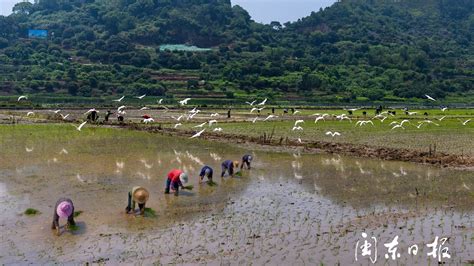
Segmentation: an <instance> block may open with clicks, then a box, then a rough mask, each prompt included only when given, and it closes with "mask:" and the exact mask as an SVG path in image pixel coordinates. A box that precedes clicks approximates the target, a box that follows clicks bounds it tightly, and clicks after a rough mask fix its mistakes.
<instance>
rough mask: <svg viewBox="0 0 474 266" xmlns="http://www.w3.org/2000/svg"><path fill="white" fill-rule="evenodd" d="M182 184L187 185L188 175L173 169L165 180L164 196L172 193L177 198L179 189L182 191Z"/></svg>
mask: <svg viewBox="0 0 474 266" xmlns="http://www.w3.org/2000/svg"><path fill="white" fill-rule="evenodd" d="M183 183H185V184H186V183H188V175H187V174H186V173H185V172H183V171H181V170H178V169H173V170H171V172H169V173H168V178H167V179H166V187H165V194H169V193H170V189H171V192H174V194H175V195H176V196H177V195H178V193H179V188H181V189H184V186H183Z"/></svg>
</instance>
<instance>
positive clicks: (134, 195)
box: [125, 187, 150, 215]
mask: <svg viewBox="0 0 474 266" xmlns="http://www.w3.org/2000/svg"><path fill="white" fill-rule="evenodd" d="M149 197H150V193H148V190H146V189H145V188H143V187H133V189H132V191H130V192H128V205H127V207H126V208H125V211H126V212H127V213H135V204H136V203H138V208H139V210H140V215H145V204H146V202H147V201H148V198H149Z"/></svg>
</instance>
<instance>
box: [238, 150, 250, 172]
mask: <svg viewBox="0 0 474 266" xmlns="http://www.w3.org/2000/svg"><path fill="white" fill-rule="evenodd" d="M252 160H253V156H252V155H250V154H246V155H244V157H242V164H241V165H240V169H241V170H242V168H244V164H246V165H247V169H250V163H251V162H252Z"/></svg>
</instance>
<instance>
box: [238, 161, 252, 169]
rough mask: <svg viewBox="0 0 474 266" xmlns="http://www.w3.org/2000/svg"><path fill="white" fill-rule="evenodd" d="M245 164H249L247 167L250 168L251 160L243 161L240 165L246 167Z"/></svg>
mask: <svg viewBox="0 0 474 266" xmlns="http://www.w3.org/2000/svg"><path fill="white" fill-rule="evenodd" d="M244 164H245V165H247V169H250V161H242V165H240V169H242V168H244Z"/></svg>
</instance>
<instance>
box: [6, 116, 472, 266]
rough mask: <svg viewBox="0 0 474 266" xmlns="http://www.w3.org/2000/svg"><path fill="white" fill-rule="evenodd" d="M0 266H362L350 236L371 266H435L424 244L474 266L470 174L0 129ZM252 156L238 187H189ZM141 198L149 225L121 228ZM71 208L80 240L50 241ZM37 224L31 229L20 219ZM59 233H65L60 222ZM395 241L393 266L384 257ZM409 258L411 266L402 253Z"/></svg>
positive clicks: (61, 131)
mask: <svg viewBox="0 0 474 266" xmlns="http://www.w3.org/2000/svg"><path fill="white" fill-rule="evenodd" d="M0 134H1V138H0V148H1V158H0V211H1V212H2V216H1V218H0V227H1V229H2V234H1V238H0V262H1V263H3V264H26V263H33V264H50V263H86V262H89V263H91V262H96V263H106V264H110V265H114V264H117V263H137V262H142V263H144V264H150V263H162V264H167V263H175V264H191V263H203V264H251V263H254V264H264V263H267V264H272V265H274V264H284V265H288V264H290V263H292V264H296V265H314V264H319V263H324V264H329V265H334V264H337V263H341V264H343V265H347V264H361V265H367V264H370V261H369V258H367V257H361V254H360V253H359V257H358V260H357V261H355V250H356V244H357V242H358V241H360V242H362V241H363V240H364V239H363V238H362V236H361V234H362V232H366V233H367V234H368V235H369V236H374V237H375V238H376V239H377V243H378V244H377V245H376V246H377V250H378V256H377V264H384V263H385V262H387V263H389V264H397V263H399V264H400V263H401V264H409V265H412V264H423V265H426V264H428V263H429V264H432V265H434V264H437V263H438V258H433V257H429V256H428V255H427V253H429V252H431V248H429V247H427V246H426V244H430V243H432V242H433V241H434V240H435V237H436V236H439V238H444V237H446V238H448V240H447V241H446V243H445V244H444V246H443V248H445V247H448V248H449V254H450V255H451V258H444V259H443V261H445V262H446V263H448V264H464V263H468V262H470V261H472V260H474V234H473V233H474V224H473V223H474V209H473V206H474V191H473V189H474V178H473V176H472V171H457V170H452V169H440V168H433V167H428V166H422V165H417V164H410V163H401V162H387V161H380V160H368V159H357V158H350V157H342V156H337V155H309V154H305V153H304V151H303V150H298V149H295V151H294V152H293V153H282V152H280V153H276V152H263V151H259V150H243V149H238V148H236V147H234V146H232V145H230V146H229V145H225V144H220V143H213V142H207V141H202V140H189V139H185V138H171V137H164V136H159V135H156V134H149V133H145V132H135V131H129V130H117V129H111V128H95V127H90V128H84V129H83V131H81V132H79V131H77V130H75V129H74V128H73V127H72V126H71V125H62V126H61V125H3V126H0ZM245 153H251V154H253V155H254V156H255V158H256V159H255V161H254V169H252V170H250V171H248V170H244V171H243V175H242V176H241V177H236V178H233V179H232V178H228V177H226V178H224V179H221V178H219V177H217V178H215V181H216V182H217V183H218V185H217V186H209V185H207V184H199V183H198V177H197V174H198V172H199V170H200V168H201V167H202V166H203V165H204V164H208V165H210V166H212V167H213V168H214V169H215V172H217V174H215V175H216V176H218V175H219V174H218V172H219V170H220V169H219V168H220V163H221V161H223V160H225V159H239V158H240V157H241V156H242V155H243V154H245ZM172 168H182V169H185V170H186V171H188V172H189V173H190V176H191V177H192V178H191V180H190V183H191V184H193V185H194V189H193V190H192V191H186V192H183V193H181V195H180V196H179V197H175V196H173V195H164V194H163V187H164V182H165V175H166V173H167V172H168V171H169V170H170V169H172ZM134 185H142V186H144V187H146V188H148V189H149V191H150V192H151V197H150V201H149V202H148V203H147V207H150V208H153V209H154V210H155V211H156V217H151V216H148V217H145V218H142V217H134V216H133V215H126V214H125V213H124V208H125V205H126V202H127V192H128V191H129V190H130V189H131V187H132V186H134ZM62 196H66V197H70V198H71V199H72V200H73V201H74V203H75V207H76V211H82V213H81V214H80V215H79V216H78V217H77V218H76V222H77V223H78V225H79V230H78V231H76V232H63V233H62V235H61V236H60V237H57V236H55V235H54V234H53V232H52V230H51V229H50V224H51V220H52V214H53V206H54V203H55V202H56V200H57V198H59V197H62ZM27 208H34V209H37V210H39V211H40V214H38V215H35V216H27V215H25V214H23V212H24V211H25V210H26V209H27ZM61 223H62V224H64V221H61ZM396 236H398V242H399V244H398V253H400V257H399V258H397V259H396V261H393V260H391V258H389V259H385V254H386V253H387V248H386V247H385V246H384V243H388V242H391V241H392V240H393V239H394V238H395V237H396ZM413 244H417V245H418V246H419V252H418V254H417V255H409V254H408V252H407V249H408V247H409V246H411V245H413Z"/></svg>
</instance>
